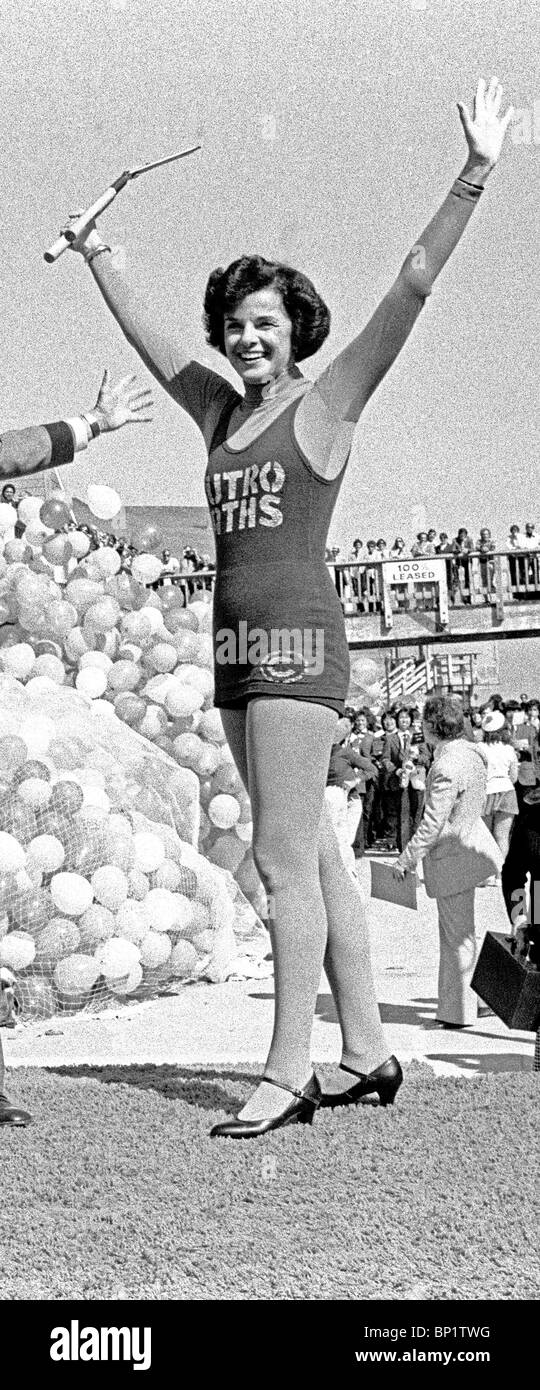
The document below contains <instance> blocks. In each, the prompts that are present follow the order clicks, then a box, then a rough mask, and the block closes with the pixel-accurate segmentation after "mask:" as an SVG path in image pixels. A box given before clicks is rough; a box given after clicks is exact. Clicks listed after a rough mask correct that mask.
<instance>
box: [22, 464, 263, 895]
mask: <svg viewBox="0 0 540 1390" xmlns="http://www.w3.org/2000/svg"><path fill="white" fill-rule="evenodd" d="M87 496H88V502H89V505H90V506H91V508H92V511H93V514H94V515H95V516H96V517H98V518H100V519H103V520H107V519H110V518H111V517H112V516H114V515H115V514H116V512H117V511H118V509H119V508H120V506H121V501H120V498H119V496H118V494H117V493H116V492H115V491H114V489H112V488H107V487H98V486H92V487H90V488H89V489H88V494H87ZM5 510H7V511H9V513H10V517H9V518H6V519H5V520H4V521H3V520H2V516H1V515H0V533H1V531H2V526H3V527H4V533H5V532H6V530H7V529H8V527H7V523H8V520H9V524H10V527H11V526H12V525H13V518H14V517H15V519H17V520H18V523H19V529H20V528H21V527H24V528H25V529H24V534H23V535H22V536H21V537H20V538H19V539H16V540H7V541H5V543H4V546H3V555H1V554H0V671H3V672H5V673H6V674H8V675H11V676H13V677H14V678H15V679H16V680H18V681H20V682H21V683H22V684H24V685H25V686H26V687H27V688H28V689H29V690H33V691H34V692H35V693H36V694H37V693H38V691H39V690H41V691H45V690H47V689H50V687H51V683H52V684H53V685H54V686H55V687H58V686H65V685H68V686H75V688H76V689H77V690H78V691H79V693H80V694H81V695H83V696H84V697H86V699H87V700H88V702H91V703H92V704H93V707H94V710H95V711H96V712H99V714H100V715H101V716H102V717H107V718H109V717H111V716H114V715H116V716H117V717H118V719H119V720H120V721H122V723H124V724H126V725H127V726H128V727H129V728H131V729H133V730H134V731H135V732H136V733H138V734H141V735H142V736H143V737H144V738H145V739H147V740H149V741H150V742H151V743H152V744H154V746H155V747H156V748H159V749H161V750H162V751H164V752H166V753H167V754H169V756H170V757H171V758H172V759H173V760H174V761H175V762H176V764H177V765H178V766H179V767H180V768H183V769H185V770H187V771H191V772H192V773H193V774H195V775H196V777H197V779H198V782H199V786H200V802H201V814H200V847H201V849H202V850H203V852H204V853H205V855H207V856H208V857H209V858H210V860H211V861H212V862H213V863H214V864H216V865H217V866H219V867H221V868H223V869H227V870H229V871H230V872H231V873H233V875H234V876H235V878H236V879H237V881H238V883H239V885H240V887H241V889H242V891H243V893H244V894H245V895H246V897H247V898H248V899H249V901H250V902H251V903H252V905H253V907H254V909H255V911H256V912H257V913H259V914H260V915H264V914H265V912H266V899H265V895H264V892H263V889H262V885H261V882H260V879H259V875H258V873H257V870H256V868H255V864H254V861H253V856H252V853H251V849H250V842H251V809H250V803H249V798H248V796H247V793H246V792H245V790H244V788H243V786H242V783H241V780H240V778H239V775H238V773H237V771H236V769H235V767H234V764H233V759H232V755H231V754H230V751H229V749H228V747H227V746H226V742H225V735H224V732H223V726H222V723H221V718H220V715H219V712H218V711H217V710H216V709H214V707H213V675H212V639H211V623H212V609H211V603H210V596H209V594H206V596H203V595H201V594H199V595H198V596H196V597H193V598H191V599H189V595H187V599H188V602H187V605H186V594H185V593H184V590H183V588H182V587H176V586H173V585H171V586H169V587H163V588H161V589H160V590H159V591H154V590H152V589H151V588H149V587H147V586H148V585H151V584H152V583H153V582H155V580H156V579H157V577H158V576H159V575H160V574H161V571H162V563H161V560H160V559H159V558H158V555H157V553H156V552H158V551H159V550H160V549H161V548H162V545H163V539H162V537H161V536H160V535H159V533H158V531H157V530H156V528H155V527H154V526H152V525H146V526H145V527H143V528H142V529H141V531H140V532H139V534H138V535H135V536H134V537H133V540H134V542H135V544H136V546H137V552H138V553H136V554H135V557H134V558H133V560H132V562H131V572H130V573H126V572H125V571H124V570H123V569H122V559H121V555H120V554H119V552H118V550H117V549H115V548H114V547H111V546H109V545H106V544H103V545H98V546H97V548H94V549H92V548H91V540H90V538H89V536H88V535H87V534H86V532H85V531H84V530H81V529H80V528H79V529H76V528H74V527H73V522H72V520H71V518H72V513H71V509H70V506H69V504H68V503H67V501H66V500H65V497H64V496H63V495H62V494H58V495H56V494H55V495H53V496H51V497H49V498H48V499H47V500H46V501H45V502H44V501H43V499H42V498H40V497H32V496H27V497H24V498H23V499H22V501H21V502H20V503H19V505H18V508H17V512H15V509H14V508H13V507H8V508H7V509H5ZM0 511H1V509H0ZM70 525H71V529H67V528H68V527H69V526H70ZM0 542H1V534H0ZM2 623H3V624H5V626H3V627H2V626H1V625H2ZM147 799H148V798H147ZM143 809H144V808H143ZM180 833H182V832H181V830H180Z"/></svg>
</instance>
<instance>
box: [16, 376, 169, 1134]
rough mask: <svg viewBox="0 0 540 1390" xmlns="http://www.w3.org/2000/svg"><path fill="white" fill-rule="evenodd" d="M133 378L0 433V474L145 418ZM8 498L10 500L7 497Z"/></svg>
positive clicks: (146, 395)
mask: <svg viewBox="0 0 540 1390" xmlns="http://www.w3.org/2000/svg"><path fill="white" fill-rule="evenodd" d="M134 380H135V378H134V376H132V375H130V376H128V377H123V378H122V380H121V381H119V382H118V383H117V384H116V385H115V386H111V383H110V379H109V373H108V371H106V372H105V373H104V375H103V380H102V383H101V387H100V390H99V395H98V398H97V401H96V404H95V406H93V408H92V410H89V411H87V412H85V413H84V414H82V415H77V416H73V417H68V418H67V419H65V420H56V421H54V422H53V423H52V424H50V425H30V426H27V427H26V428H24V429H20V430H6V432H5V433H4V434H3V435H1V436H0V478H21V477H25V476H26V475H27V474H32V473H38V472H42V471H43V470H44V469H47V468H57V467H58V466H59V464H63V463H71V461H72V459H73V458H74V456H75V454H76V453H77V452H79V450H81V449H86V447H87V445H88V444H89V443H90V441H91V440H92V439H96V438H97V436H98V435H100V434H106V433H108V431H109V430H118V429H121V427H122V426H123V425H133V424H141V423H143V422H144V421H147V420H150V419H151V416H150V415H149V414H148V411H149V409H150V407H151V405H152V398H151V393H150V391H149V390H148V389H147V388H143V389H141V390H139V389H138V388H136V387H135V386H134V384H133V383H134ZM7 500H8V501H11V505H13V502H12V500H11V499H9V498H8V499H7ZM5 501H6V499H5V498H4V502H5ZM13 1002H14V994H13V978H12V977H11V974H10V972H9V971H6V970H4V971H3V972H0V1027H10V1026H12V1021H13ZM31 1119H32V1116H31V1115H30V1114H29V1113H28V1111H27V1110H22V1109H21V1108H20V1107H19V1106H17V1105H14V1104H13V1103H12V1102H11V1101H10V1100H9V1099H8V1097H7V1096H6V1094H5V1092H4V1054H3V1049H2V1042H1V1040H0V1125H2V1124H6V1125H20V1126H25V1125H28V1124H30V1121H31Z"/></svg>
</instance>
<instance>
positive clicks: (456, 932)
mask: <svg viewBox="0 0 540 1390" xmlns="http://www.w3.org/2000/svg"><path fill="white" fill-rule="evenodd" d="M423 723H424V738H425V741H426V743H428V744H429V745H430V746H431V747H432V748H433V750H434V752H433V764H432V766H431V768H430V771H429V773H428V777H427V783H426V801H425V806H424V814H423V817H422V820H421V822H420V825H419V827H418V830H417V831H416V834H415V835H413V838H412V840H410V841H409V843H408V845H407V847H406V849H405V850H404V851H403V853H402V854H401V855H400V857H399V859H398V860H397V861H396V864H395V865H394V875H395V877H396V878H398V879H402V878H404V876H405V874H406V873H407V872H408V871H413V870H414V869H415V868H416V866H417V864H418V863H419V862H420V860H423V861H424V881H425V885H426V892H427V894H428V897H430V898H436V899H437V908H438V913H439V940H440V962H439V1003H438V1014H437V1020H438V1022H439V1023H442V1024H443V1026H445V1027H447V1028H466V1027H468V1026H469V1025H470V1024H472V1023H475V1022H476V1019H477V1017H478V1012H479V1011H478V1001H477V996H476V994H474V992H473V990H472V989H471V979H472V975H473V971H474V967H475V964H476V956H477V943H476V938H475V929H474V892H475V888H476V887H478V885H479V884H480V883H483V882H484V880H485V879H486V878H488V877H489V876H490V875H492V874H499V873H500V869H501V863H502V858H501V853H500V850H499V849H498V846H497V845H496V843H495V840H494V839H493V836H492V835H491V834H490V832H489V830H488V829H487V826H486V825H485V824H484V821H483V820H482V812H483V809H484V802H485V797H486V781H487V766H486V761H487V760H486V755H485V749H484V746H483V744H481V743H470V742H468V741H467V739H466V738H465V730H464V719H463V709H462V707H461V704H460V703H459V701H458V700H455V699H452V698H451V697H449V696H436V697H433V698H432V699H429V700H426V703H425V706H424V719H423ZM482 1012H483V1011H482V1010H480V1014H482Z"/></svg>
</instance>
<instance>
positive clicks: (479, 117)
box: [457, 77, 514, 169]
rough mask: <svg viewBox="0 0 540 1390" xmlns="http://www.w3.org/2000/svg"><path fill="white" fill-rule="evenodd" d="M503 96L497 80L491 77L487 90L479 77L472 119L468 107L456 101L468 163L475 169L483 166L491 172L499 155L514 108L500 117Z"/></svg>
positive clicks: (482, 79) (510, 108)
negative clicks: (467, 153) (467, 147)
mask: <svg viewBox="0 0 540 1390" xmlns="http://www.w3.org/2000/svg"><path fill="white" fill-rule="evenodd" d="M502 94H503V89H502V87H501V84H500V82H499V79H498V77H492V78H491V81H490V82H489V84H488V85H487V86H486V82H485V79H484V78H483V77H481V78H480V79H479V82H478V86H477V88H476V96H475V98H474V103H473V113H472V116H471V113H470V111H469V108H468V106H465V104H464V102H462V101H458V104H457V108H458V111H459V116H460V120H461V124H462V126H463V130H464V132H465V139H466V141H467V144H468V146H469V159H470V161H471V163H472V164H473V165H474V166H476V165H485V167H486V169H492V168H493V166H494V164H496V163H497V160H498V158H499V155H500V153H501V149H502V146H503V142H504V137H505V135H506V132H507V130H508V126H509V125H510V121H511V120H512V116H513V114H514V108H513V106H509V107H508V110H507V111H505V113H504V116H499V111H500V109H501V102H502Z"/></svg>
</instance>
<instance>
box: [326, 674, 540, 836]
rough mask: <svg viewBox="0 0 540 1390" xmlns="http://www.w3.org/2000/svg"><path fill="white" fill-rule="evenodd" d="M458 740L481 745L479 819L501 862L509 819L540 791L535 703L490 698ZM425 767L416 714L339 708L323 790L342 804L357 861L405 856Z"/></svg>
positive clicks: (408, 709)
mask: <svg viewBox="0 0 540 1390" xmlns="http://www.w3.org/2000/svg"><path fill="white" fill-rule="evenodd" d="M465 737H466V738H467V739H469V740H470V741H471V742H482V743H484V744H485V745H486V761H487V771H488V782H487V801H486V806H485V809H484V818H485V820H486V824H487V825H488V827H489V829H490V830H491V832H492V834H493V835H494V837H495V839H496V840H497V843H498V844H499V848H500V849H501V852H502V854H503V858H504V857H505V856H506V853H507V850H508V843H509V838H510V833H511V830H512V825H513V821H514V817H515V816H516V814H518V813H521V812H522V810H523V803H524V798H525V796H526V795H527V794H528V793H530V791H531V789H535V788H537V787H540V700H538V699H536V698H534V699H533V698H530V697H529V696H528V695H527V694H523V695H521V696H520V698H519V699H518V700H506V701H505V700H503V698H502V696H501V695H498V694H495V695H492V696H491V697H490V699H489V700H488V701H487V703H486V704H484V705H482V706H479V707H477V708H472V709H471V710H470V712H469V713H468V714H465ZM431 760H432V754H431V750H430V748H429V747H428V745H427V744H426V742H425V740H424V738H423V732H422V710H421V708H420V707H419V706H417V705H412V706H407V705H405V704H402V705H394V706H392V707H391V708H387V709H384V710H381V712H380V714H374V713H373V712H372V711H371V710H370V709H368V708H353V707H348V708H347V710H346V714H345V718H344V719H342V720H340V721H339V725H338V729H337V732H336V742H335V744H334V747H333V750H332V755H331V759H330V768H329V774H328V785H329V786H330V787H338V788H341V789H342V793H345V795H346V797H347V806H348V813H349V825H350V826H352V827H354V830H355V834H354V840H352V843H353V849H354V853H355V856H356V857H357V858H360V857H362V855H363V854H364V853H365V852H366V851H371V852H373V851H375V852H377V851H379V852H382V853H386V854H388V853H393V852H401V851H402V850H403V849H404V848H405V846H406V845H407V844H408V841H409V840H410V839H411V838H412V836H413V835H414V833H415V831H416V829H417V827H418V825H419V822H420V819H421V816H422V811H423V807H424V799H425V785H426V776H427V773H428V771H429V767H430V765H431ZM351 839H352V837H351Z"/></svg>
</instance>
